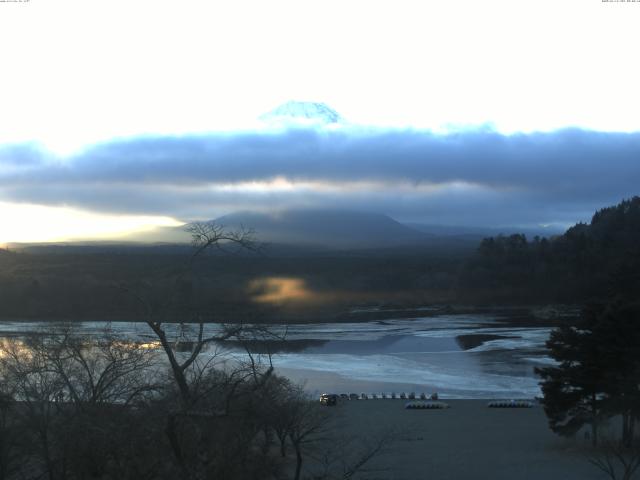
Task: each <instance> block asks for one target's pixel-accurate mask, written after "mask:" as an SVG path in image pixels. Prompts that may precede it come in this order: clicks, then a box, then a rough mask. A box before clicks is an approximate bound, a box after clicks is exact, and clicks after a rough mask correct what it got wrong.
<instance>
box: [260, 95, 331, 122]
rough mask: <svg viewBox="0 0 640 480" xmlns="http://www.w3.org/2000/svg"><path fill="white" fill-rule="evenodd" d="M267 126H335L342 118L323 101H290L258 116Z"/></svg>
mask: <svg viewBox="0 0 640 480" xmlns="http://www.w3.org/2000/svg"><path fill="white" fill-rule="evenodd" d="M260 120H261V121H262V122H263V123H264V124H266V125H267V126H275V127H280V126H284V127H289V126H303V127H305V126H308V127H336V126H339V125H341V124H343V123H344V119H343V118H342V116H340V114H339V113H338V112H336V111H335V110H334V109H333V108H331V107H329V106H328V105H327V104H325V103H318V102H297V101H290V102H286V103H283V104H282V105H280V106H278V107H276V108H274V109H273V110H271V111H269V112H267V113H265V114H264V115H261V116H260Z"/></svg>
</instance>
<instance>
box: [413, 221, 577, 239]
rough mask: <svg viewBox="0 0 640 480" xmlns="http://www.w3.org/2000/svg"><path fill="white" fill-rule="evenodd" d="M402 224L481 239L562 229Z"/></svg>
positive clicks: (556, 232) (547, 234)
mask: <svg viewBox="0 0 640 480" xmlns="http://www.w3.org/2000/svg"><path fill="white" fill-rule="evenodd" d="M404 225H406V226H408V227H410V228H413V229H414V230H418V231H420V232H423V233H429V234H431V235H436V236H439V237H467V238H477V239H478V240H481V239H483V238H485V237H495V236H497V235H511V234H514V233H523V234H525V235H526V236H527V237H528V238H533V237H534V236H536V235H538V236H540V237H551V236H554V235H561V234H562V233H564V229H561V228H559V227H547V228H544V227H540V228H519V227H502V228H497V227H470V226H463V225H430V224H424V223H415V222H405V223H404Z"/></svg>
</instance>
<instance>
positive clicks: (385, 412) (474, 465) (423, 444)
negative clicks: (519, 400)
mask: <svg viewBox="0 0 640 480" xmlns="http://www.w3.org/2000/svg"><path fill="white" fill-rule="evenodd" d="M446 403H448V404H449V405H450V408H449V409H446V410H407V409H405V408H404V406H405V401H404V400H390V399H387V400H382V399H378V400H357V401H348V400H342V401H341V402H340V403H339V405H338V406H337V407H327V408H328V409H331V410H332V413H331V415H332V416H334V415H335V416H336V417H337V418H336V420H338V423H339V424H340V425H341V426H342V428H344V429H345V432H346V433H351V434H357V435H359V436H361V437H362V438H371V437H373V436H375V435H377V434H379V433H381V432H384V431H385V430H396V431H399V432H400V433H399V434H398V438H397V440H396V441H394V443H393V444H392V445H391V447H389V449H388V450H387V452H386V453H384V454H382V455H380V456H378V457H376V458H375V460H373V461H372V463H371V464H370V466H371V467H374V471H370V472H368V473H366V474H363V475H361V476H360V477H358V478H368V479H398V480H399V479H438V480H449V479H451V480H454V479H458V480H460V479H462V480H464V479H475V480H477V479H492V480H501V479H505V480H506V479H509V480H515V479H518V480H527V479H529V480H540V479H544V480H555V479H558V480H561V479H562V480H573V479H575V480H590V479H594V480H596V479H604V478H606V477H605V476H603V475H602V474H601V473H600V472H599V471H598V470H596V469H595V467H593V466H592V465H590V464H589V463H588V461H587V460H586V456H585V452H586V451H587V450H588V442H587V441H585V440H584V438H583V437H581V436H580V437H579V438H577V439H575V440H571V439H564V438H561V437H559V436H557V435H555V434H554V433H552V432H551V431H550V430H549V428H548V427H547V419H546V417H545V414H544V411H543V409H542V408H541V407H540V406H538V405H536V406H535V407H534V408H528V409H524V408H516V409H511V408H499V409H496V408H488V407H487V402H486V401H482V400H446Z"/></svg>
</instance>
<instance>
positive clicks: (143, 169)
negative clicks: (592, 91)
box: [0, 129, 640, 225]
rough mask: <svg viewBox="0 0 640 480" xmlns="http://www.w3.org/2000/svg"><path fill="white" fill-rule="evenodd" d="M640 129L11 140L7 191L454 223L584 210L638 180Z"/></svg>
mask: <svg viewBox="0 0 640 480" xmlns="http://www.w3.org/2000/svg"><path fill="white" fill-rule="evenodd" d="M639 179H640V133H602V132H591V131H583V130H577V129H567V130H561V131H556V132H549V133H532V134H517V135H511V136H506V135H501V134H498V133H496V132H493V131H487V130H470V131H466V132H459V133H452V134H447V135H437V134H433V133H429V132H423V131H422V132H421V131H398V130H386V131H363V130H360V131H355V130H347V131H345V130H337V131H315V130H302V129H299V130H290V131H285V132H280V133H259V132H253V133H237V134H218V135H199V136H181V137H142V138H133V139H127V140H119V141H113V142H109V143H104V144H100V145H96V146H94V147H92V148H90V149H88V150H86V151H84V152H82V153H80V154H76V155H74V156H70V157H66V158H59V157H55V156H52V155H47V154H46V153H44V152H42V151H41V150H39V149H37V148H35V147H33V146H28V145H17V146H5V147H3V148H0V200H4V201H7V202H28V203H35V204H42V205H65V206H73V207H79V208H85V209H89V210H95V211H100V212H109V213H127V214H145V215H146V214H154V215H158V214H160V215H170V216H174V217H177V218H181V219H185V220H188V219H194V218H210V217H215V216H217V215H221V214H225V213H229V212H231V211H234V210H247V209H262V210H264V209H269V208H274V209H275V208H290V207H303V206H309V207H331V208H334V207H338V208H345V207H346V208H352V209H362V210H374V211H378V212H381V213H387V214H390V215H392V216H394V217H395V218H398V219H401V220H413V221H424V222H428V223H445V224H476V225H479V224H499V225H509V224H511V225H515V224H520V225H525V224H539V223H555V222H560V223H573V222H575V221H577V220H583V219H586V218H585V217H587V218H588V215H589V214H590V213H592V212H593V210H594V209H596V208H599V207H602V206H605V205H607V204H610V203H615V202H617V201H619V200H620V199H622V198H624V197H629V196H631V195H634V194H637V193H638V187H637V185H638V180H639Z"/></svg>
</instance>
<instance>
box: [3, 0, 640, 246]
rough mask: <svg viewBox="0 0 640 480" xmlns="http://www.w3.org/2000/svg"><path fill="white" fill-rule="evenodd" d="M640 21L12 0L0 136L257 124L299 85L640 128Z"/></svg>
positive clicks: (396, 111)
mask: <svg viewBox="0 0 640 480" xmlns="http://www.w3.org/2000/svg"><path fill="white" fill-rule="evenodd" d="M639 24H640V2H637V3H631V2H630V3H625V2H619V3H613V2H603V1H601V0H562V1H558V0H527V1H523V0H518V1H516V0H484V1H481V2H480V1H477V0H457V1H451V2H447V1H442V0H437V1H426V0H422V1H416V2H407V1H400V0H393V1H391V0H388V1H384V2H380V1H372V0H366V1H355V0H351V1H344V0H341V1H332V0H323V1H321V2H320V1H317V2H310V1H302V0H292V1H269V2H265V1H255V2H248V1H227V2H210V1H204V0H202V1H195V0H179V1H178V0H172V1H158V0H136V1H133V2H132V1H130V0H110V1H108V2H105V1H103V0H55V1H51V0H30V1H28V2H24V3H10V2H9V3H0V42H2V43H1V44H2V46H3V48H2V50H1V52H0V62H1V63H0V64H1V68H2V76H1V80H0V145H2V144H9V143H16V142H24V141H36V142H39V143H41V144H43V145H44V146H45V147H46V148H48V149H50V150H52V151H54V152H56V153H58V154H62V155H64V154H68V153H70V152H73V151H74V150H76V149H78V148H80V147H82V146H84V145H87V144H91V143H94V142H96V141H104V140H108V139H112V138H115V137H122V136H134V135H138V134H143V133H187V132H203V131H214V130H233V129H239V128H249V127H251V126H252V125H254V121H255V119H256V117H257V116H259V115H260V114H262V113H264V112H266V111H268V110H270V109H272V108H274V107H275V106H277V105H279V104H281V103H283V102H285V101H287V100H291V99H299V100H312V101H321V102H325V103H326V104H328V105H330V106H331V107H333V108H334V109H335V110H337V111H338V112H339V113H340V114H341V115H342V116H343V117H345V118H346V119H348V120H349V121H351V122H353V123H356V124H366V125H379V126H394V127H404V126H412V127H418V128H430V129H440V128H450V127H451V126H463V127H464V126H468V125H478V124H484V123H489V124H492V125H494V127H495V128H497V129H498V130H499V131H502V132H515V131H532V130H553V129H557V128H561V127H565V126H580V127H585V128H589V129H595V130H604V131H635V130H638V112H639V111H640V88H639V86H640V64H639V63H638V62H637V61H636V60H637V58H638V45H639V43H640V33H639V32H640V29H638V25H639ZM1 187H2V186H1V185H0V189H1ZM0 193H1V192H0ZM0 200H2V198H0ZM3 205H4V206H3V207H2V208H3V209H4V210H2V212H7V211H9V210H10V208H11V207H10V206H9V205H10V204H9V203H6V202H5V203H4V204H3ZM65 215H67V216H71V217H72V216H73V215H75V214H74V213H73V212H70V211H65ZM78 215H79V214H78ZM9 218H14V220H13V222H14V223H9V224H8V223H6V219H5V223H4V226H3V227H2V230H4V231H5V232H6V231H9V230H11V231H18V230H21V229H22V228H23V227H21V226H20V220H19V218H20V217H19V216H17V215H15V214H13V215H11V216H9ZM15 218H18V220H15ZM77 218H79V217H77ZM129 220H130V219H129ZM145 221H146V222H148V221H149V219H148V218H147V219H145ZM165 221H166V219H162V220H158V223H162V222H165ZM15 222H17V223H15ZM78 222H79V223H80V224H83V222H85V220H82V219H78ZM123 222H124V219H123ZM152 223H153V221H152ZM125 224H126V225H127V226H130V224H129V223H126V222H124V223H123V225H125ZM92 228H93V227H92ZM2 230H0V242H1V241H3V238H2ZM92 231H93V230H92ZM60 235H61V236H62V237H64V236H65V234H64V232H61V233H60ZM18 237H19V238H22V237H25V235H18ZM56 238H58V236H56ZM5 240H6V238H5Z"/></svg>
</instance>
